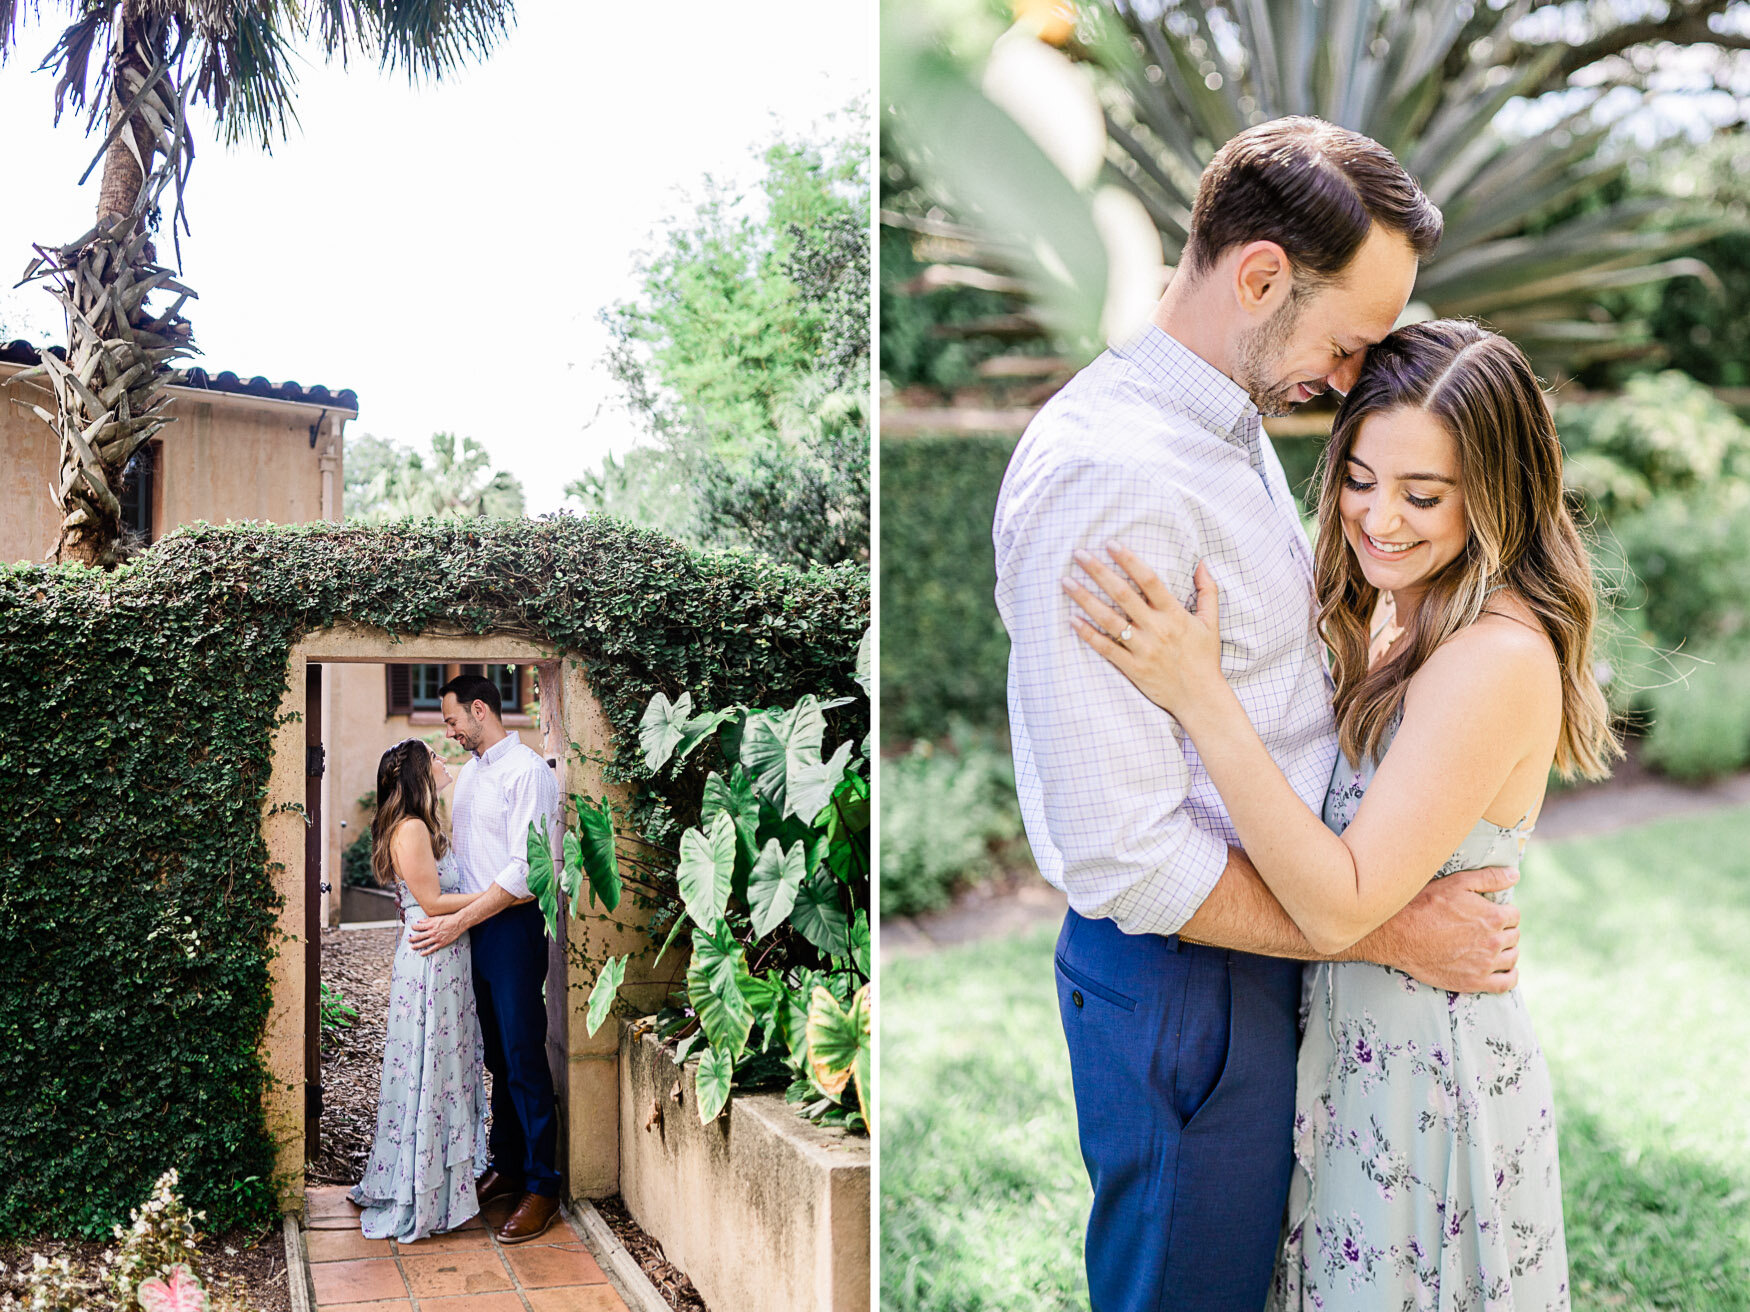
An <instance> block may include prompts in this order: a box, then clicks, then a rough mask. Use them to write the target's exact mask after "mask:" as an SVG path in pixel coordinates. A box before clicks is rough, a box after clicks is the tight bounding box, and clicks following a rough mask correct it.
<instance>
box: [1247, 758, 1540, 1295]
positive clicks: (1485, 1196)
mask: <svg viewBox="0 0 1750 1312" xmlns="http://www.w3.org/2000/svg"><path fill="white" fill-rule="evenodd" d="M1394 732H1395V726H1394ZM1381 754H1382V755H1383V752H1382V753H1381ZM1373 774H1374V766H1373V764H1372V763H1371V762H1370V763H1368V764H1367V765H1366V766H1364V767H1363V768H1360V769H1357V768H1356V767H1355V766H1354V765H1353V764H1351V763H1350V762H1348V761H1344V760H1339V761H1338V762H1337V768H1336V771H1335V773H1334V774H1333V776H1332V778H1331V786H1330V790H1329V791H1328V793H1327V794H1326V797H1325V813H1324V819H1325V823H1326V824H1327V825H1329V826H1330V827H1331V828H1332V829H1333V830H1335V831H1336V832H1337V833H1342V832H1343V830H1344V829H1346V828H1347V827H1348V825H1349V823H1350V821H1352V820H1353V819H1354V818H1355V812H1356V811H1357V809H1358V808H1359V807H1360V804H1361V798H1362V796H1363V795H1364V794H1365V793H1366V792H1367V786H1368V784H1369V783H1371V782H1372V779H1373ZM1528 818H1529V817H1522V818H1521V820H1520V822H1519V825H1518V826H1516V827H1514V828H1511V829H1503V828H1502V827H1500V826H1499V825H1494V824H1490V823H1489V822H1488V821H1486V820H1479V821H1478V822H1477V824H1476V827H1475V828H1474V829H1472V830H1471V832H1470V833H1469V835H1467V836H1466V838H1465V840H1464V842H1463V843H1462V844H1460V845H1459V848H1458V851H1456V852H1454V853H1453V855H1452V857H1451V858H1450V859H1449V860H1448V861H1447V862H1446V864H1445V865H1443V866H1442V867H1441V868H1440V871H1439V874H1438V875H1437V876H1436V877H1437V878H1439V877H1444V876H1446V875H1449V874H1452V873H1453V872H1454V871H1458V870H1480V869H1483V868H1486V867H1489V866H1505V867H1511V868H1514V869H1517V868H1518V866H1519V860H1520V857H1521V855H1522V854H1523V853H1524V851H1525V842H1526V839H1527V837H1528V836H1529V835H1530V833H1531V830H1530V829H1529V828H1527V827H1526V826H1525V820H1526V819H1528ZM1492 896H1494V897H1495V899H1496V900H1497V901H1506V900H1508V899H1509V898H1510V896H1511V893H1510V892H1508V893H1498V894H1493V895H1492ZM1302 1019H1303V1022H1304V1027H1305V1036H1304V1037H1303V1039H1302V1040H1301V1047H1300V1066H1299V1071H1298V1075H1297V1081H1296V1090H1295V1116H1294V1157H1295V1168H1294V1176H1293V1180H1292V1182H1291V1184H1290V1186H1289V1194H1288V1217H1287V1225H1286V1229H1285V1231H1284V1239H1283V1247H1282V1252H1281V1255H1280V1257H1279V1258H1278V1260H1277V1264H1276V1276H1275V1280H1274V1282H1273V1287H1272V1290H1271V1299H1270V1307H1271V1309H1273V1312H1280V1310H1283V1309H1306V1308H1318V1309H1325V1310H1327V1312H1558V1310H1560V1312H1565V1310H1566V1309H1567V1308H1568V1307H1569V1299H1568V1253H1567V1245H1566V1243H1565V1241H1564V1238H1563V1234H1562V1187H1561V1177H1560V1174H1559V1170H1558V1167H1557V1162H1556V1127H1555V1112H1554V1108H1553V1106H1552V1102H1551V1096H1550V1082H1549V1071H1548V1070H1547V1068H1546V1067H1545V1065H1544V1059H1543V1051H1542V1049H1541V1048H1539V1046H1538V1043H1537V1037H1536V1035H1534V1034H1533V1033H1532V1029H1531V1018H1530V1017H1529V1016H1528V1015H1527V1014H1526V1010H1525V1003H1524V1000H1523V999H1521V997H1520V996H1519V992H1518V990H1517V989H1516V990H1514V991H1513V992H1511V993H1506V994H1475V993H1448V992H1446V991H1445V990H1443V989H1434V988H1429V987H1428V986H1427V985H1425V984H1421V983H1418V982H1417V981H1416V980H1414V979H1411V978H1410V977H1409V976H1408V975H1406V974H1404V973H1403V972H1402V971H1400V970H1394V969H1391V968H1389V967H1386V966H1376V965H1372V964H1370V963H1367V962H1335V963H1317V964H1313V965H1309V966H1308V967H1307V970H1306V977H1305V982H1304V986H1303V992H1302Z"/></svg>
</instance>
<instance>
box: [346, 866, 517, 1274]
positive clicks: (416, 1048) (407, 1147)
mask: <svg viewBox="0 0 1750 1312" xmlns="http://www.w3.org/2000/svg"><path fill="white" fill-rule="evenodd" d="M460 886H461V872H460V868H459V867H458V866H457V864H456V858H455V854H454V853H446V854H445V856H444V857H443V859H442V860H440V861H439V862H438V889H439V891H440V892H444V893H454V892H457V891H459V889H460ZM395 898H396V906H397V908H398V909H399V911H400V916H401V939H400V942H399V943H397V944H396V947H395V969H394V974H393V976H392V977H391V980H390V984H389V1024H388V1031H389V1033H388V1040H387V1042H386V1044H385V1045H384V1049H383V1082H382V1084H381V1086H380V1087H379V1090H378V1093H377V1137H376V1140H375V1141H374V1142H373V1143H372V1144H371V1156H370V1160H369V1162H367V1163H366V1165H365V1173H364V1178H363V1179H362V1180H360V1181H359V1182H358V1184H356V1185H354V1186H353V1188H352V1192H351V1193H350V1194H349V1195H348V1197H350V1198H351V1199H352V1201H353V1202H355V1203H357V1204H358V1205H359V1206H360V1207H361V1208H363V1209H364V1214H363V1216H362V1217H360V1226H361V1228H362V1229H363V1231H364V1234H365V1237H366V1238H367V1239H398V1240H400V1241H401V1242H402V1243H412V1242H413V1241H414V1240H418V1239H423V1238H425V1237H426V1236H427V1235H430V1234H436V1233H438V1232H440V1231H444V1230H453V1229H455V1228H456V1227H457V1226H459V1225H461V1224H462V1223H463V1222H464V1221H466V1220H468V1218H469V1217H471V1216H473V1215H474V1214H475V1213H476V1212H478V1211H479V1210H480V1207H479V1204H478V1203H477V1202H476V1201H475V1198H474V1181H475V1178H476V1177H477V1176H478V1175H480V1174H481V1173H482V1172H484V1171H485V1169H486V1160H487V1150H486V1088H485V1083H484V1076H483V1074H482V1071H483V1070H484V1067H485V1058H486V1054H485V1049H484V1047H483V1045H482V1043H481V1038H480V1020H479V1017H478V1015H477V1014H476V1012H475V1010H474V966H473V958H472V956H471V955H470V953H469V948H468V936H467V935H466V934H463V935H462V936H461V937H460V938H458V939H457V940H456V941H455V942H454V943H452V944H450V945H449V946H448V947H446V948H440V949H439V950H438V951H436V952H434V953H432V954H431V955H430V956H429V957H422V956H420V955H419V954H418V953H417V952H415V951H414V950H413V948H412V947H411V946H409V944H408V941H407V940H408V934H409V931H410V927H411V926H412V925H413V923H414V922H415V921H418V920H421V919H423V918H424V917H425V912H423V911H422V910H420V906H419V903H418V901H417V900H415V898H414V897H413V895H412V894H411V893H409V892H408V891H407V885H406V884H404V883H398V884H396V886H395Z"/></svg>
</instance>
